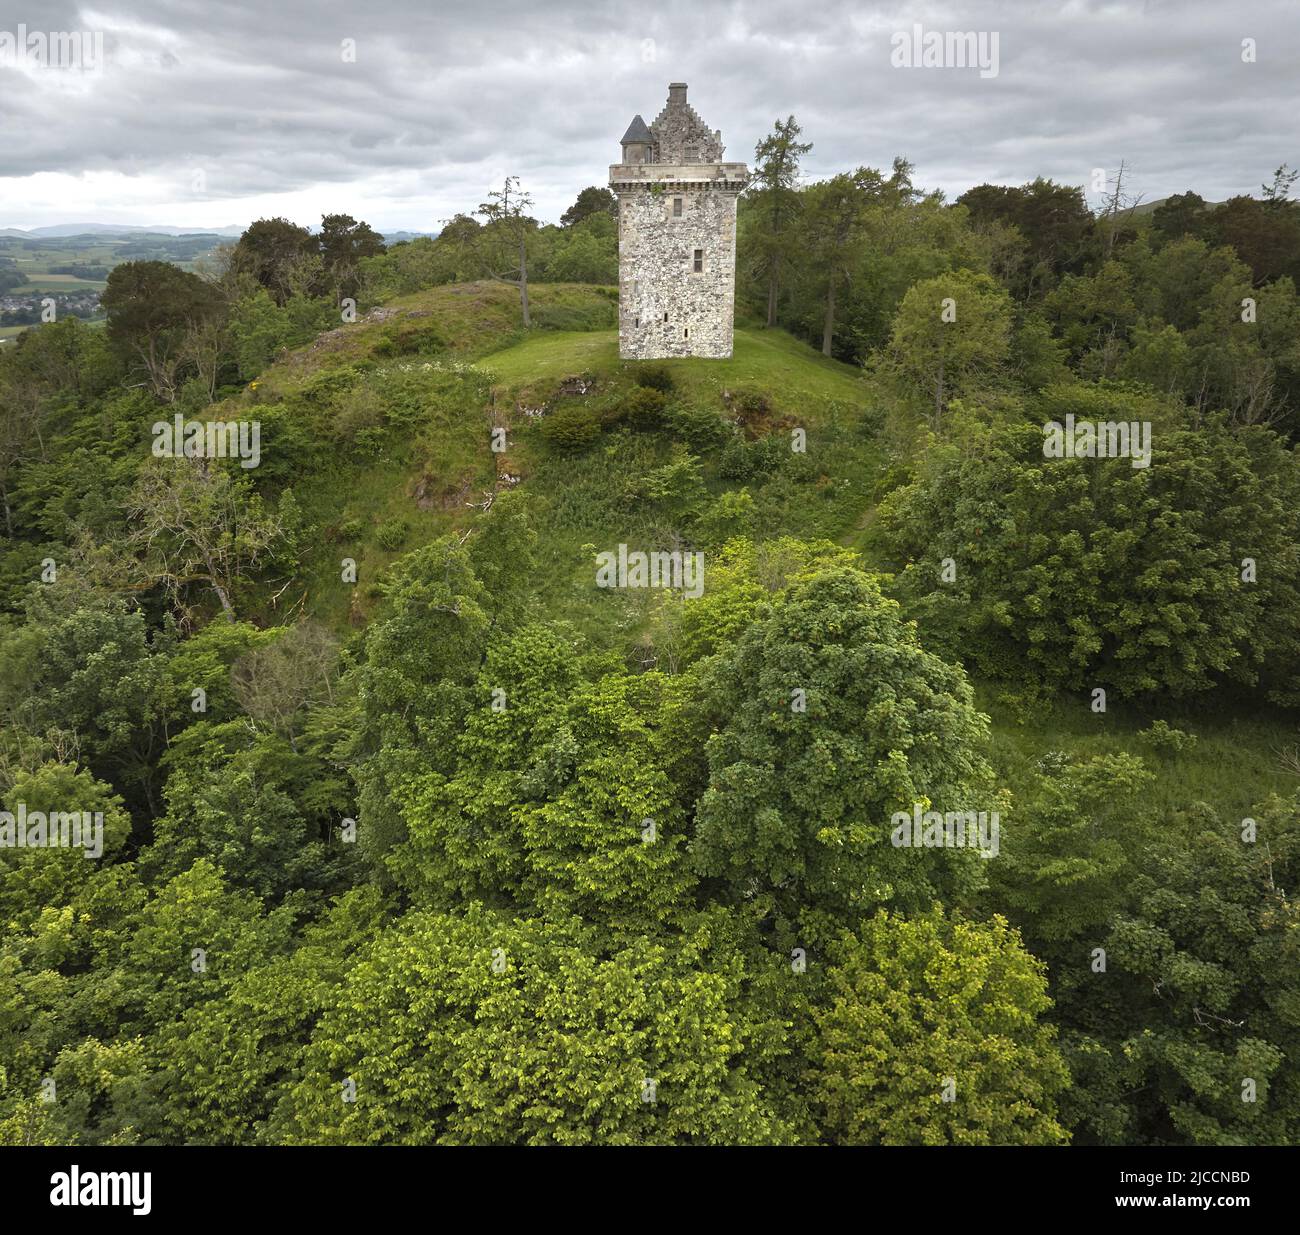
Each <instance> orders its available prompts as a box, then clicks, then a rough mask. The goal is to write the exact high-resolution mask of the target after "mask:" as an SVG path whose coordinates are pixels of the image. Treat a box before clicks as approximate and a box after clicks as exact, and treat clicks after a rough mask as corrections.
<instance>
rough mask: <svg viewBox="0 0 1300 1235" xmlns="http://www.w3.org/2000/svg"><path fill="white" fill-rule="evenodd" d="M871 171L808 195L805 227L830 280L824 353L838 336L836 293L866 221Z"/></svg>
mask: <svg viewBox="0 0 1300 1235" xmlns="http://www.w3.org/2000/svg"><path fill="white" fill-rule="evenodd" d="M867 176H868V173H867V170H866V169H865V168H859V169H858V170H857V171H856V172H853V173H848V172H843V173H841V174H840V175H838V176H834V177H832V178H831V179H830V180H824V181H822V182H821V183H819V184H815V185H813V186H811V187H810V188H809V189H807V190H806V191H805V194H804V229H805V234H806V236H807V238H808V244H809V248H810V250H811V251H812V253H813V254H814V255H815V259H816V262H817V265H818V267H819V268H820V269H821V271H822V272H823V277H824V279H825V283H826V314H825V318H824V319H823V323H822V355H823V356H829V355H830V354H831V344H832V342H833V340H834V337H835V294H836V292H837V291H838V289H839V286H840V284H841V282H843V280H844V278H845V276H846V274H847V273H848V256H849V253H850V246H851V245H852V243H853V241H854V239H855V232H856V230H857V229H858V227H859V226H860V225H861V222H862V213H863V210H864V208H865V205H866V201H865V196H866V192H867V190H868V188H869V185H868V183H867Z"/></svg>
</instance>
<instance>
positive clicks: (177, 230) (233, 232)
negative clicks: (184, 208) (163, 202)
mask: <svg viewBox="0 0 1300 1235" xmlns="http://www.w3.org/2000/svg"><path fill="white" fill-rule="evenodd" d="M243 233H244V228H243V227H241V226H239V225H238V224H235V223H232V224H230V225H228V226H226V227H172V226H170V225H165V224H159V225H158V226H157V227H129V226H127V225H126V224H123V223H56V224H54V225H53V226H52V227H33V228H31V229H30V230H26V231H25V230H23V229H22V228H20V227H3V228H0V236H16V237H18V238H19V239H23V240H53V239H62V238H65V237H68V236H140V235H149V236H241V235H243Z"/></svg>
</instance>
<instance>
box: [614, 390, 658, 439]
mask: <svg viewBox="0 0 1300 1235" xmlns="http://www.w3.org/2000/svg"><path fill="white" fill-rule="evenodd" d="M665 403H666V400H665V399H664V396H663V393H662V392H661V391H659V390H657V389H655V388H653V387H650V386H635V387H633V389H632V391H631V393H630V394H628V395H626V396H625V397H624V398H623V400H622V402H621V404H620V406H619V417H618V418H619V419H620V420H623V421H625V422H626V423H627V424H628V425H629V426H630V427H631V428H633V429H639V430H642V431H647V432H648V431H652V430H654V429H657V428H659V427H660V425H661V424H662V423H663V417H664V406H665Z"/></svg>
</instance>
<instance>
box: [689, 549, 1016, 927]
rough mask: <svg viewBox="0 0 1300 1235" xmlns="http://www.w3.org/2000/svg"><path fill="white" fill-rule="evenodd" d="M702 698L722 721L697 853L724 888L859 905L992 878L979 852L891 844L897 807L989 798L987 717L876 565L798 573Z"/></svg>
mask: <svg viewBox="0 0 1300 1235" xmlns="http://www.w3.org/2000/svg"><path fill="white" fill-rule="evenodd" d="M702 696H703V697H702V700H701V705H700V706H702V707H703V708H704V709H705V714H706V715H707V716H708V718H709V720H710V722H711V725H712V727H713V728H714V730H715V731H714V732H713V733H712V734H710V735H709V737H708V740H707V745H706V748H705V753H706V756H707V758H708V764H709V780H708V787H707V789H706V790H705V791H704V793H703V795H702V796H701V797H700V800H699V802H698V804H697V806H696V812H695V837H694V841H693V843H692V854H693V857H694V861H695V866H696V869H697V871H698V873H699V874H700V875H701V876H703V877H704V878H705V879H706V880H709V881H714V886H717V887H718V888H719V890H720V891H721V892H722V894H723V895H725V896H726V897H727V899H729V900H732V901H736V902H747V903H749V904H750V905H751V906H752V908H751V910H750V912H759V911H761V910H765V911H766V912H767V913H771V914H775V913H784V914H789V915H797V914H798V913H800V912H803V911H807V910H809V909H821V910H825V911H827V912H836V913H840V914H844V913H859V912H862V911H863V910H866V909H870V908H872V907H874V906H876V905H879V904H881V903H883V902H886V901H888V902H890V903H893V904H896V905H899V906H901V907H910V908H916V907H920V906H923V905H927V904H929V903H930V901H931V900H932V899H933V898H934V897H935V896H936V895H941V894H949V895H951V894H953V893H954V892H955V891H956V890H957V889H959V888H971V887H974V886H976V885H977V884H978V883H979V882H980V880H981V879H982V877H983V872H982V870H981V869H980V868H981V866H982V863H981V862H980V860H979V858H978V857H976V856H975V852H974V850H973V849H956V848H934V849H924V850H922V849H913V848H902V847H897V846H895V845H893V844H892V843H891V836H890V834H891V829H892V824H891V818H892V816H893V814H894V813H895V812H897V811H906V812H911V811H912V810H913V808H914V806H915V804H916V803H919V802H926V803H932V804H933V805H934V808H935V809H936V810H940V811H956V810H966V809H970V808H975V809H987V808H989V807H991V806H992V805H994V803H993V802H991V801H990V800H989V795H990V790H989V788H988V786H987V784H986V783H985V778H986V776H987V768H986V766H985V764H984V762H983V760H982V758H981V757H980V755H979V754H978V753H977V748H978V746H979V744H980V742H981V741H982V739H983V734H984V732H985V726H986V724H987V719H986V718H985V717H983V716H981V714H980V713H978V712H976V711H975V709H974V707H973V706H972V702H971V689H970V686H969V685H968V683H967V682H966V679H965V675H964V674H963V673H962V671H961V670H960V669H959V668H956V667H954V666H952V665H948V664H946V663H944V662H943V661H941V660H939V659H938V658H937V657H935V656H932V655H930V654H929V653H928V652H926V651H924V650H923V649H922V648H921V646H920V645H919V643H918V642H917V640H916V637H915V634H914V632H913V630H912V628H910V627H909V626H907V625H906V624H905V623H904V622H903V620H902V617H901V615H900V613H899V612H898V609H897V606H895V605H894V604H893V603H892V602H890V601H888V600H886V599H885V598H884V597H883V596H882V595H881V593H880V590H879V588H878V586H877V585H876V583H875V582H874V581H873V580H871V579H870V578H869V577H868V576H866V575H864V574H862V573H860V572H858V571H855V570H851V569H846V568H842V567H841V568H832V569H828V570H826V571H824V572H823V573H817V574H814V575H812V576H810V577H808V578H806V579H803V580H800V581H799V582H797V583H795V584H794V586H792V587H791V588H790V590H789V591H788V592H787V593H786V594H785V595H784V596H783V597H782V598H781V599H780V600H779V601H778V602H777V603H776V604H774V605H773V606H772V608H771V611H770V613H769V614H768V615H767V616H765V617H761V618H760V619H759V620H758V621H756V622H754V623H753V624H752V625H751V626H749V627H748V629H746V630H745V632H744V633H743V634H742V635H741V636H740V637H739V639H738V640H736V641H735V644H734V647H733V648H732V649H731V650H730V651H729V653H727V654H724V655H722V656H720V657H718V659H717V661H716V662H715V666H714V668H713V670H712V672H711V673H710V674H709V675H707V676H706V678H705V681H704V684H703V686H702ZM926 809H929V807H928V806H927V807H926Z"/></svg>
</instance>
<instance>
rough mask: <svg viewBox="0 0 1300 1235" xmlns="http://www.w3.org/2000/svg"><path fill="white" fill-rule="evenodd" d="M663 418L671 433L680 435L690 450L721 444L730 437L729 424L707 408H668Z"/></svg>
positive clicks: (676, 435) (705, 448)
mask: <svg viewBox="0 0 1300 1235" xmlns="http://www.w3.org/2000/svg"><path fill="white" fill-rule="evenodd" d="M665 419H666V420H667V422H668V427H669V428H670V429H671V430H672V432H673V435H674V436H675V437H680V438H681V439H682V440H683V441H684V442H686V444H687V445H688V446H690V447H691V449H692V450H707V449H709V448H710V447H714V446H721V445H722V443H723V442H725V441H728V440H729V439H730V438H731V432H732V431H731V425H729V424H728V423H727V422H726V421H725V420H723V419H722V417H721V416H719V415H717V413H716V412H712V411H710V410H709V409H708V408H704V407H691V406H689V405H687V406H684V407H674V408H670V409H669V410H668V414H667V416H666V417H665Z"/></svg>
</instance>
